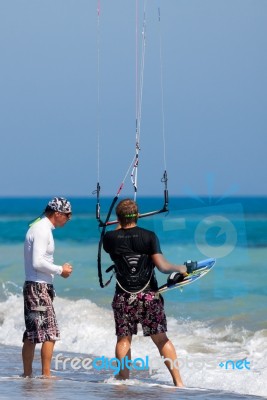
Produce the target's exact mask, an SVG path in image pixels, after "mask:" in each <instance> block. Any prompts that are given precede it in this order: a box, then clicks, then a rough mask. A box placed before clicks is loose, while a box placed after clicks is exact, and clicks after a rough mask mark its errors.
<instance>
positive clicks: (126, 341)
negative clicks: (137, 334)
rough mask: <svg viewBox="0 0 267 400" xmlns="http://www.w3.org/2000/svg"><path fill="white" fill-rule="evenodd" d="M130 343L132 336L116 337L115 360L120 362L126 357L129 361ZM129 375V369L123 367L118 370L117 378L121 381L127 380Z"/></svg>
mask: <svg viewBox="0 0 267 400" xmlns="http://www.w3.org/2000/svg"><path fill="white" fill-rule="evenodd" d="M131 343H132V336H122V337H117V344H116V349H115V354H116V358H118V359H119V360H120V361H121V360H122V359H123V358H124V357H126V356H127V357H128V359H129V360H131ZM129 374H130V372H129V369H128V368H125V367H124V368H123V369H121V370H120V372H119V374H118V376H117V378H118V379H123V380H124V379H129Z"/></svg>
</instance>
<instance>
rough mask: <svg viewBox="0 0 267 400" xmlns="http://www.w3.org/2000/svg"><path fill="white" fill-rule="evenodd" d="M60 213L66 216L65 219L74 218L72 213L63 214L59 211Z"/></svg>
mask: <svg viewBox="0 0 267 400" xmlns="http://www.w3.org/2000/svg"><path fill="white" fill-rule="evenodd" d="M58 213H59V214H61V215H65V217H66V218H67V219H71V216H72V213H71V212H69V213H63V212H60V211H58Z"/></svg>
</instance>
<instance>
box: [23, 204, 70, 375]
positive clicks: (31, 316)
mask: <svg viewBox="0 0 267 400" xmlns="http://www.w3.org/2000/svg"><path fill="white" fill-rule="evenodd" d="M71 215H72V211H71V204H70V202H69V201H67V200H66V199H65V198H63V197H54V198H53V199H52V200H51V201H49V203H48V204H47V206H46V208H45V210H44V213H43V215H42V216H41V217H40V218H38V219H37V220H36V221H34V222H33V223H32V224H31V225H30V228H29V230H28V232H27V234H26V238H25V242H24V267H25V283H24V287H23V297H24V318H25V326H26V330H25V332H24V335H23V347H22V361H23V368H24V371H23V374H22V376H23V377H31V376H32V363H33V358H34V351H35V345H36V343H42V346H41V363H42V376H43V377H44V378H49V377H51V371H50V369H51V360H52V355H53V350H54V345H55V341H56V340H59V339H60V333H59V329H58V324H57V320H56V315H55V311H54V307H53V299H54V288H53V279H54V275H60V276H62V277H63V278H68V277H69V276H70V274H71V272H72V266H71V265H70V264H69V263H65V264H63V265H56V264H54V249H55V245H54V239H53V234H52V230H53V229H55V228H58V227H62V226H64V225H65V224H66V222H68V221H69V220H70V218H71Z"/></svg>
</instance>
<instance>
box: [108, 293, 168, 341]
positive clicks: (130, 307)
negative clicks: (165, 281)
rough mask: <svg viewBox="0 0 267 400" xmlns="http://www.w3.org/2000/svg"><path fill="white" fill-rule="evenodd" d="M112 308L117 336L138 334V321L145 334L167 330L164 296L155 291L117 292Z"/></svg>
mask: <svg viewBox="0 0 267 400" xmlns="http://www.w3.org/2000/svg"><path fill="white" fill-rule="evenodd" d="M112 308H113V312H114V319H115V327H116V335H117V336H129V335H130V336H132V335H136V334H137V324H138V323H140V324H141V325H142V329H143V335H144V336H150V335H155V334H158V333H163V332H166V331H167V321H166V315H165V311H164V302H163V298H162V296H161V295H158V294H156V293H155V292H152V291H151V292H147V293H143V292H141V293H138V294H136V295H132V294H129V293H117V294H116V293H115V296H114V298H113V302H112Z"/></svg>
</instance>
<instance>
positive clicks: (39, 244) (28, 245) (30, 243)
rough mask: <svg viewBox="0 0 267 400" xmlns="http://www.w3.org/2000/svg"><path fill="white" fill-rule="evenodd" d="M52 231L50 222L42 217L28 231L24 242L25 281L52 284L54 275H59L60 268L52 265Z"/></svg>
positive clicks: (53, 244) (52, 227) (53, 248)
mask: <svg viewBox="0 0 267 400" xmlns="http://www.w3.org/2000/svg"><path fill="white" fill-rule="evenodd" d="M53 229H55V227H54V225H53V224H52V222H51V221H50V220H49V219H48V218H47V217H44V218H42V219H41V220H40V221H38V222H36V223H34V224H33V225H32V226H31V227H30V229H29V230H28V232H27V234H26V238H25V242H24V267H25V280H26V281H34V282H42V283H53V279H54V275H55V274H56V275H61V273H62V269H63V268H62V266H61V265H55V264H54V250H55V243H54V238H53V235H52V230H53Z"/></svg>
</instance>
